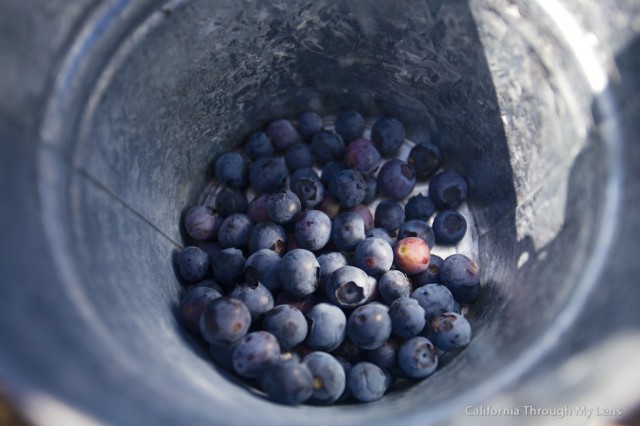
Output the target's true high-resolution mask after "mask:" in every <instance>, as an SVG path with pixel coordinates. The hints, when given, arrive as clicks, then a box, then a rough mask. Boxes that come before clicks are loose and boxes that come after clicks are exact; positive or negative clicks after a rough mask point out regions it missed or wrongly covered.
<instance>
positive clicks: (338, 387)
mask: <svg viewBox="0 0 640 426" xmlns="http://www.w3.org/2000/svg"><path fill="white" fill-rule="evenodd" d="M302 363H303V364H304V365H306V366H307V368H309V371H311V375H312V376H313V393H312V395H311V400H312V401H313V402H316V403H319V404H331V403H333V402H335V401H337V400H338V398H340V396H341V395H342V394H343V392H344V390H345V387H346V381H347V377H346V374H345V371H344V368H343V367H342V365H341V364H340V362H338V360H336V359H335V358H334V357H333V356H332V355H329V354H328V353H326V352H318V351H316V352H311V353H310V354H308V355H307V356H305V357H304V360H303V361H302Z"/></svg>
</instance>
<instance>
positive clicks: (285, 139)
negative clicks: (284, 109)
mask: <svg viewBox="0 0 640 426" xmlns="http://www.w3.org/2000/svg"><path fill="white" fill-rule="evenodd" d="M266 133H267V136H269V139H271V143H273V146H274V147H275V148H276V149H277V150H279V151H285V150H286V149H287V148H288V147H290V146H291V145H293V144H294V143H296V142H298V141H299V140H300V135H299V134H298V131H297V130H296V128H295V127H293V125H292V124H291V123H290V122H289V121H288V120H284V119H278V120H274V121H272V122H271V123H269V125H268V126H267V131H266Z"/></svg>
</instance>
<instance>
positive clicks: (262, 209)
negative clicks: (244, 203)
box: [247, 194, 271, 223]
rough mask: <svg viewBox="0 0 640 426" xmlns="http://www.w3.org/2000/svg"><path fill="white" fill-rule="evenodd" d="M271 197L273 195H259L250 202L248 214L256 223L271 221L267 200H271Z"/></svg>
mask: <svg viewBox="0 0 640 426" xmlns="http://www.w3.org/2000/svg"><path fill="white" fill-rule="evenodd" d="M269 195H271V194H262V195H258V196H257V197H254V198H253V199H252V200H251V201H250V202H249V206H248V207H247V214H248V215H249V217H250V218H251V220H253V222H254V223H260V222H264V221H267V220H269V216H268V215H267V200H269Z"/></svg>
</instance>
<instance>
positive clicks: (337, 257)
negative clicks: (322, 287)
mask: <svg viewBox="0 0 640 426" xmlns="http://www.w3.org/2000/svg"><path fill="white" fill-rule="evenodd" d="M318 263H319V264H320V283H321V284H324V283H326V281H327V280H328V279H329V277H330V276H331V274H333V272H334V271H336V270H338V269H340V268H342V267H343V266H345V265H348V264H349V262H348V261H347V258H346V257H344V254H342V253H340V252H337V251H333V252H329V253H324V254H321V255H320V256H318Z"/></svg>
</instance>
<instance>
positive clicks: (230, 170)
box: [215, 152, 249, 188]
mask: <svg viewBox="0 0 640 426" xmlns="http://www.w3.org/2000/svg"><path fill="white" fill-rule="evenodd" d="M248 172H249V164H248V163H247V160H245V159H244V157H242V155H241V154H239V153H237V152H227V153H224V154H222V155H221V156H220V157H218V159H217V160H216V163H215V175H216V179H218V180H219V181H220V182H222V183H224V184H225V185H227V186H231V187H234V188H244V187H245V186H247V174H248Z"/></svg>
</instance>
